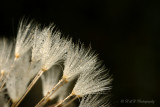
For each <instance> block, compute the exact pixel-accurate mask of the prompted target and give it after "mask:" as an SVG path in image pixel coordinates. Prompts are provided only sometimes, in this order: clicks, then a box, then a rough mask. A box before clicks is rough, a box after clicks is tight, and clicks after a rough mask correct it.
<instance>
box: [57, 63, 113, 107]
mask: <svg viewBox="0 0 160 107" xmlns="http://www.w3.org/2000/svg"><path fill="white" fill-rule="evenodd" d="M99 67H100V64H97V65H96V66H95V67H89V68H90V69H86V70H85V71H83V72H82V73H81V74H80V77H79V78H78V80H77V83H76V84H75V86H74V88H73V90H72V93H71V94H70V95H69V96H67V97H66V98H65V99H64V100H63V101H61V102H60V103H58V104H57V105H56V106H55V107H58V106H59V105H61V104H62V103H64V102H65V101H66V100H68V99H69V98H70V97H72V96H76V98H79V97H83V96H85V95H87V94H98V93H101V92H104V91H106V90H110V89H111V87H110V86H109V85H110V83H111V81H112V79H111V77H108V74H107V73H106V70H105V68H104V67H101V68H99Z"/></svg>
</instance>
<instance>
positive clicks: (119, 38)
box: [0, 0, 160, 107]
mask: <svg viewBox="0 0 160 107" xmlns="http://www.w3.org/2000/svg"><path fill="white" fill-rule="evenodd" d="M23 17H25V18H29V19H34V20H36V21H37V22H38V23H41V24H42V25H44V26H45V25H48V24H49V23H52V22H54V23H55V24H56V25H57V27H58V28H59V29H60V30H61V31H62V32H63V33H64V34H65V35H70V36H71V37H73V38H74V39H75V40H78V39H80V40H81V41H82V42H84V43H85V44H86V45H89V44H90V43H91V44H92V48H93V49H94V50H96V52H97V53H99V56H100V59H102V60H103V61H104V63H105V65H106V66H107V67H108V68H110V74H112V75H113V78H114V81H113V84H112V85H113V89H112V101H111V102H112V105H113V106H115V107H158V103H159V101H160V100H159V99H160V97H159V96H160V92H159V91H160V85H159V80H160V79H159V78H160V71H159V70H160V69H159V66H160V65H159V60H160V37H159V36H160V33H159V29H160V8H159V3H158V2H155V1H152V0H148V1H146V0H141V1H140V0H52V1H47V0H44V1H40V0H35V1H27V0H26V1H24V0H17V1H15V0H12V1H11V0H1V1H0V35H1V36H5V37H8V38H10V39H13V38H15V37H16V34H17V29H18V24H19V22H20V20H21V19H22V18H23ZM32 100H34V99H32ZM134 100H136V101H137V100H144V101H151V100H153V101H155V103H154V104H145V103H138V102H136V103H134V102H133V101H134ZM30 101H31V99H30ZM30 101H29V102H30ZM123 101H124V102H123ZM128 101H129V102H128ZM29 102H28V103H29Z"/></svg>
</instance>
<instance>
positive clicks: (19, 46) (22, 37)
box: [15, 21, 35, 59]
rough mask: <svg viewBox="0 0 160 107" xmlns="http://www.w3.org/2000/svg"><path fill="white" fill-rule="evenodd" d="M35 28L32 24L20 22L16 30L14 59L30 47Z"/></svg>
mask: <svg viewBox="0 0 160 107" xmlns="http://www.w3.org/2000/svg"><path fill="white" fill-rule="evenodd" d="M34 31H35V26H34V24H33V22H29V23H27V22H25V21H22V22H21V23H20V27H19V30H18V34H17V38H16V46H15V59H18V58H19V57H20V56H22V55H24V54H25V53H26V52H27V51H28V50H29V49H30V48H31V46H32V42H33V37H34Z"/></svg>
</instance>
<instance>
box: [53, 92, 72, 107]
mask: <svg viewBox="0 0 160 107" xmlns="http://www.w3.org/2000/svg"><path fill="white" fill-rule="evenodd" d="M73 95H74V94H73V93H71V94H70V95H69V96H67V97H66V98H65V99H63V100H62V101H60V102H59V103H58V104H57V105H55V107H58V106H60V105H61V104H62V103H64V102H65V101H66V100H67V99H69V98H70V97H72V96H73Z"/></svg>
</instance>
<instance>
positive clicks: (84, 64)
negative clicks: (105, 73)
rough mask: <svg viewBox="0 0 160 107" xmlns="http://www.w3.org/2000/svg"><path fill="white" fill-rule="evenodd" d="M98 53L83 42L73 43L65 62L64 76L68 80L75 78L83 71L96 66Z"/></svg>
mask: <svg viewBox="0 0 160 107" xmlns="http://www.w3.org/2000/svg"><path fill="white" fill-rule="evenodd" d="M96 60H97V55H96V54H94V52H92V51H91V49H90V48H89V49H85V48H84V46H83V44H82V45H81V46H79V45H73V47H72V48H70V50H69V51H68V54H67V58H66V60H65V63H64V71H63V78H66V79H67V81H69V80H70V79H71V80H72V79H74V77H76V76H77V75H79V74H80V73H81V72H83V71H85V69H88V68H89V67H92V66H94V64H95V62H96Z"/></svg>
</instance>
